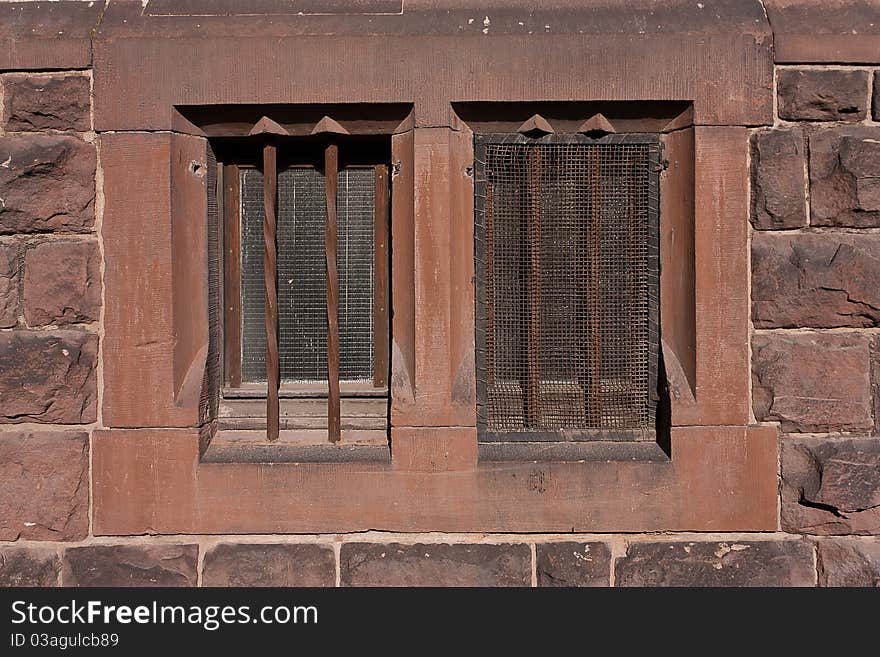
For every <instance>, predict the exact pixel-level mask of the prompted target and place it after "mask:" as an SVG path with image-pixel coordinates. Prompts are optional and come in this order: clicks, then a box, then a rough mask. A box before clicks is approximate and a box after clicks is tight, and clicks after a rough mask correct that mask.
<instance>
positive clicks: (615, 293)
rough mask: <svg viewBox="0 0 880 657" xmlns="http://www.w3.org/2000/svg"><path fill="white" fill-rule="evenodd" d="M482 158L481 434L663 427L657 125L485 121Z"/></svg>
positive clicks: (540, 436) (610, 436)
mask: <svg viewBox="0 0 880 657" xmlns="http://www.w3.org/2000/svg"><path fill="white" fill-rule="evenodd" d="M475 160H476V163H475V190H476V192H475V193H476V198H475V207H476V222H475V228H476V230H475V236H476V244H475V253H476V281H477V307H476V318H477V327H476V328H477V333H476V336H477V371H478V372H477V373H478V377H477V398H478V431H479V436H480V439H481V440H483V441H487V440H502V441H505V440H527V441H528V440H651V439H653V438H654V436H655V416H656V401H657V394H656V388H657V361H658V343H659V336H658V333H659V332H658V289H659V258H658V221H659V209H658V184H659V173H658V161H659V145H658V141H657V139H656V136H653V135H608V136H605V137H602V138H598V139H591V138H589V137H587V136H585V135H572V136H561V135H548V136H544V137H541V138H536V139H532V138H529V137H526V136H524V135H519V134H516V135H483V136H478V137H477V138H476V139H475Z"/></svg>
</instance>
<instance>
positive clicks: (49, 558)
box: [0, 547, 61, 586]
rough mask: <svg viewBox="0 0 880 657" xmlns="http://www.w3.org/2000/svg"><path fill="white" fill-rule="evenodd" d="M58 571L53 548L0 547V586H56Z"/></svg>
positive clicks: (58, 561) (56, 558)
mask: <svg viewBox="0 0 880 657" xmlns="http://www.w3.org/2000/svg"><path fill="white" fill-rule="evenodd" d="M60 570H61V559H59V558H58V552H57V551H56V550H54V549H53V548H45V547H0V586H58V572H59V571H60Z"/></svg>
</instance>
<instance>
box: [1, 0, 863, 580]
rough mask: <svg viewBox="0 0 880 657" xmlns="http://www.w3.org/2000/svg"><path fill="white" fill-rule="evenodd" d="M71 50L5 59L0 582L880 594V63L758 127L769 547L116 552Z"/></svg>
mask: <svg viewBox="0 0 880 657" xmlns="http://www.w3.org/2000/svg"><path fill="white" fill-rule="evenodd" d="M707 2H708V0H707ZM776 4H778V3H771V2H768V3H767V5H768V12H769V15H770V23H771V26H772V27H773V28H774V29H778V32H777V33H779V34H781V33H782V32H783V31H784V30H783V28H785V27H787V24H785V23H777V22H776V17H777V13H775V12H774V7H775V6H776ZM781 4H782V5H785V4H786V3H781ZM856 4H857V3H856ZM842 6H843V8H844V9H845V8H846V7H847V6H849V5H847V4H846V3H843V5H842ZM53 11H55V12H58V11H61V10H59V9H54V10H53ZM99 12H100V7H98V8H97V9H96V10H95V13H94V14H93V15H90V16H89V17H87V18H88V19H89V20H94V21H98V20H99V19H100V13H99ZM780 16H781V15H780ZM56 18H57V16H56ZM780 20H781V19H780ZM836 20H842V19H841V18H840V17H839V16H838V17H837V18H836ZM854 20H855V18H854ZM795 27H796V26H795ZM4 29H5V28H4ZM792 29H794V27H793V28H792ZM829 29H834V28H833V26H832V28H829ZM841 33H842V34H845V33H846V32H845V31H841ZM792 34H795V33H794V32H792ZM785 35H786V40H785V41H784V42H782V41H781V40H780V48H779V50H778V52H791V47H790V46H789V44H792V43H796V41H795V40H794V37H790V38H789V33H788V32H785ZM7 36H8V35H7ZM795 36H796V34H795ZM832 36H834V35H832ZM3 37H4V34H3V33H2V31H0V41H2V39H3ZM828 38H829V39H830V38H831V37H828ZM841 38H843V37H841ZM877 38H878V42H880V36H878V37H877ZM53 43H54V42H52V41H47V42H45V43H44V44H43V45H42V46H40V47H42V48H44V49H53V48H55V46H53V45H52V44H53ZM829 43H830V41H829ZM858 43H861V41H859V42H858ZM65 44H66V46H65V47H66V48H67V49H65V50H63V51H62V50H59V49H55V50H53V53H54V54H51V55H50V54H48V53H47V54H46V58H45V60H44V59H41V58H40V57H34V58H32V59H33V61H34V62H37V63H36V64H34V65H32V66H31V65H27V66H26V65H23V64H22V63H21V61H18V60H15V59H13V60H9V61H6V60H2V59H0V70H3V71H5V72H3V73H2V74H0V99H2V103H0V585H8V586H33V585H42V586H55V585H64V586H102V585H139V586H197V585H203V586H251V585H253V586H260V585H273V586H297V585H306V586H334V585H335V586H368V585H483V586H645V585H650V586H653V585H675V586H682V585H685V586H686V585H708V586H715V585H721V586H724V585H727V586H755V585H758V586H816V585H819V586H849V585H867V586H877V585H880V538H878V536H880V69H878V67H880V54H878V56H877V58H876V61H871V62H868V63H866V62H865V61H864V57H862V56H861V55H859V56H858V57H856V56H853V59H852V61H853V64H852V65H843V64H841V63H840V62H841V61H846V58H845V55H843V56H842V55H840V53H839V52H837V51H836V52H837V54H835V55H834V63H833V64H828V63H825V61H824V60H823V59H821V58H816V59H815V61H807V60H804V58H802V61H798V62H795V63H792V62H790V61H788V62H779V63H778V64H777V66H776V76H775V81H776V90H775V92H776V95H777V97H776V104H775V107H776V115H775V117H774V123H773V125H772V126H764V127H759V128H754V129H753V130H752V133H753V134H752V152H751V168H752V180H751V191H752V211H751V217H743V218H742V220H743V222H747V221H750V225H751V229H750V230H751V233H750V235H751V238H750V239H751V294H752V299H751V302H752V329H753V330H752V339H751V349H752V363H753V372H752V374H753V380H752V410H753V413H754V420H755V422H756V423H759V424H770V425H772V426H776V427H778V428H779V436H780V499H779V505H780V506H779V510H780V513H779V524H778V527H777V530H776V531H775V532H769V533H746V534H719V533H660V534H625V533H620V534H590V535H584V534H552V535H544V534H499V533H486V534H442V533H426V534H412V533H406V534H403V533H392V532H366V533H357V534H322V535H308V536H303V535H289V536H284V535H259V536H257V535H246V536H203V535H199V536H185V537H183V536H174V537H161V536H132V537H115V538H114V537H106V536H98V535H95V533H94V532H93V531H92V529H91V522H90V518H91V500H90V491H91V479H90V476H91V468H90V442H91V439H92V432H93V431H94V430H95V429H99V428H103V427H104V424H103V422H102V418H101V416H100V410H99V409H100V408H101V403H100V402H101V399H102V396H103V388H102V357H101V354H100V349H99V341H100V340H101V338H102V335H103V323H102V280H103V263H102V257H101V252H102V243H101V211H102V207H101V202H102V197H101V186H102V176H103V174H102V171H101V167H100V153H99V152H98V150H99V149H97V148H96V143H97V141H98V139H97V137H96V135H95V133H94V132H92V118H91V116H92V115H91V111H92V100H91V91H90V90H91V79H92V73H91V70H90V68H91V67H90V65H84V64H83V62H82V61H81V60H82V57H83V56H84V55H83V54H82V53H83V51H82V49H81V48H80V45H81V44H80V42H79V41H77V42H76V43H72V42H71V43H67V42H66V41H65ZM77 44H80V45H77ZM68 50H69V52H70V54H65V55H63V56H64V57H67V59H66V60H65V61H67V62H68V64H67V65H65V66H61V67H59V62H58V61H57V60H56V59H53V58H57V57H62V55H61V54H59V53H62V52H63V53H67V52H68ZM877 50H878V53H880V48H878V49H877ZM22 52H24V49H22ZM37 52H42V51H39V48H38V50H37ZM86 52H87V51H86ZM804 57H807V58H808V57H809V56H808V55H806V56H804ZM44 62H45V63H44ZM41 63H44V65H43V68H41V66H40V64H41ZM16 67H18V68H16ZM59 68H67V69H69V70H58V69H59ZM44 71H45V72H44ZM145 321H147V320H145Z"/></svg>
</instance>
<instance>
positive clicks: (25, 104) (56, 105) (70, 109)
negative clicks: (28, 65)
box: [2, 73, 91, 132]
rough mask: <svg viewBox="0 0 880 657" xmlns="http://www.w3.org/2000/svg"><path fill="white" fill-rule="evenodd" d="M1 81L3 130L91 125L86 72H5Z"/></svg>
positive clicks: (72, 127)
mask: <svg viewBox="0 0 880 657" xmlns="http://www.w3.org/2000/svg"><path fill="white" fill-rule="evenodd" d="M2 85H3V97H4V101H5V118H6V130H9V131H19V130H21V131H32V130H76V131H79V132H85V131H86V130H89V128H90V127H91V118H90V116H89V113H90V109H91V101H90V100H89V93H90V90H89V87H90V86H91V85H90V82H89V77H88V76H87V75H82V74H62V73H57V74H55V73H53V74H51V75H34V74H26V75H6V76H3V79H2Z"/></svg>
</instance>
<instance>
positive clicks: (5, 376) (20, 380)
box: [0, 331, 98, 424]
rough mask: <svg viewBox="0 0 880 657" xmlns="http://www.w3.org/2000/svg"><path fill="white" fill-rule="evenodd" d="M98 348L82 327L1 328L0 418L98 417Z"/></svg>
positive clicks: (69, 419) (54, 420)
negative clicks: (72, 328) (31, 329)
mask: <svg viewBox="0 0 880 657" xmlns="http://www.w3.org/2000/svg"><path fill="white" fill-rule="evenodd" d="M97 351H98V336H97V335H94V334H91V333H84V332H81V331H51V332H49V331H40V332H32V331H6V332H2V333H0V423H13V422H42V423H61V424H79V423H88V422H94V421H95V416H96V397H97V385H96V374H95V369H96V367H97Z"/></svg>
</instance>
